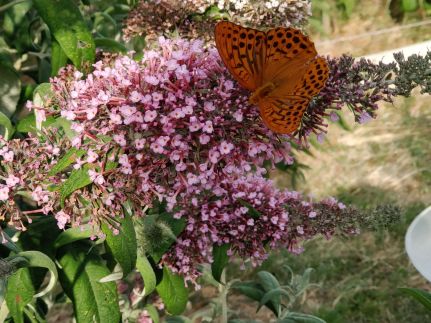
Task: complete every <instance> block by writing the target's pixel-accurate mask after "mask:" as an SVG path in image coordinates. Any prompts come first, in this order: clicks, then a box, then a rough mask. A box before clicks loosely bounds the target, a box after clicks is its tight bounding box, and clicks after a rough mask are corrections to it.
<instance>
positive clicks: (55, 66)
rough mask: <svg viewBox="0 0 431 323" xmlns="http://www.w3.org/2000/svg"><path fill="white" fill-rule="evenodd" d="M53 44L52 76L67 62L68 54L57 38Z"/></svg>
mask: <svg viewBox="0 0 431 323" xmlns="http://www.w3.org/2000/svg"><path fill="white" fill-rule="evenodd" d="M51 45H52V47H51V76H55V75H57V73H58V71H59V70H60V68H62V67H63V66H65V65H66V64H67V55H66V53H65V52H64V51H63V49H62V48H61V46H60V44H59V43H58V42H57V41H56V40H55V39H54V40H53V41H52V44H51Z"/></svg>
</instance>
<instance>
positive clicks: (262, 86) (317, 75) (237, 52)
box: [215, 21, 329, 134]
mask: <svg viewBox="0 0 431 323" xmlns="http://www.w3.org/2000/svg"><path fill="white" fill-rule="evenodd" d="M215 40H216V45H217V49H218V51H219V54H220V57H221V58H222V60H223V62H224V64H225V65H226V67H227V68H228V70H229V71H230V72H231V74H232V75H233V77H234V78H235V79H236V80H237V81H238V83H239V84H240V85H241V86H242V87H244V88H245V89H247V90H249V91H252V92H253V93H252V95H251V97H250V99H249V102H250V103H252V104H257V105H258V106H259V111H260V115H261V116H262V120H263V122H264V123H265V124H266V126H267V127H268V128H269V129H271V130H272V131H275V132H277V133H283V134H287V133H292V132H294V131H295V130H297V129H298V127H299V126H300V124H301V119H302V115H303V114H304V112H305V110H306V108H307V107H308V104H309V102H310V101H311V99H312V97H313V96H315V95H316V94H318V93H319V92H320V90H321V89H322V88H323V86H324V85H325V82H326V79H327V78H328V73H329V69H328V64H327V63H326V60H325V59H324V58H322V57H317V52H316V49H315V48H314V44H313V43H312V42H311V41H310V39H309V38H308V37H306V36H305V35H303V34H302V33H301V31H299V30H297V29H294V28H284V27H278V28H274V29H270V30H268V31H267V32H263V31H259V30H255V29H251V28H245V27H242V26H239V25H236V24H233V23H231V22H228V21H221V22H219V23H218V24H217V25H216V28H215Z"/></svg>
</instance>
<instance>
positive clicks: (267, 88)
mask: <svg viewBox="0 0 431 323" xmlns="http://www.w3.org/2000/svg"><path fill="white" fill-rule="evenodd" d="M275 88H276V85H275V84H274V83H272V82H267V83H265V84H264V85H262V86H260V87H258V88H257V89H256V90H254V91H253V94H252V95H251V96H250V99H249V100H248V101H249V102H250V103H251V104H258V103H259V101H260V100H262V99H265V97H267V96H268V95H270V94H271V92H272V91H274V89H275Z"/></svg>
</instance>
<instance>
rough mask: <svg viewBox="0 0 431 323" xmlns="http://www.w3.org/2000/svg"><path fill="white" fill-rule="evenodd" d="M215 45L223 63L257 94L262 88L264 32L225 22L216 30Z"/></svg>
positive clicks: (246, 86) (240, 81)
mask: <svg viewBox="0 0 431 323" xmlns="http://www.w3.org/2000/svg"><path fill="white" fill-rule="evenodd" d="M215 41H216V46H217V50H218V52H219V54H220V57H221V58H222V60H223V63H224V64H225V66H226V67H227V68H228V70H229V72H230V73H231V74H232V75H233V77H234V78H235V79H236V80H237V81H238V82H239V83H240V84H241V86H242V87H244V88H246V89H247V90H250V91H254V90H255V89H257V88H258V87H259V86H261V85H262V71H263V69H264V65H265V60H266V47H265V41H266V35H265V33H264V32H262V31H259V30H255V29H251V28H244V27H241V26H238V25H236V24H233V23H231V22H229V21H221V22H219V23H217V25H216V27H215Z"/></svg>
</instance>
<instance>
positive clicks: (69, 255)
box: [59, 243, 121, 323]
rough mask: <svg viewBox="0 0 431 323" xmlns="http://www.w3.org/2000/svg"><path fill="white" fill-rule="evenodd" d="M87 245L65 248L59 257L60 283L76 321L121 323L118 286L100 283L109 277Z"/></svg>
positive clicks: (80, 322)
mask: <svg viewBox="0 0 431 323" xmlns="http://www.w3.org/2000/svg"><path fill="white" fill-rule="evenodd" d="M88 249H89V246H88V245H86V244H81V243H73V244H68V245H66V246H64V247H63V248H62V249H61V250H62V252H63V254H62V255H61V256H60V257H59V262H60V264H61V267H62V269H63V270H62V271H60V283H61V286H62V287H63V290H64V291H65V292H66V294H67V296H68V297H69V298H70V299H71V300H72V303H73V308H74V312H75V318H76V321H77V322H78V323H83V322H88V323H92V322H112V323H117V322H120V319H121V314H120V308H119V305H118V295H117V287H116V285H115V283H114V282H108V283H100V282H99V280H100V279H102V278H103V277H105V276H107V275H109V274H110V271H109V269H108V268H107V267H106V266H105V265H104V264H103V262H102V259H100V257H99V256H98V255H96V254H95V253H94V252H93V251H89V250H88Z"/></svg>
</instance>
